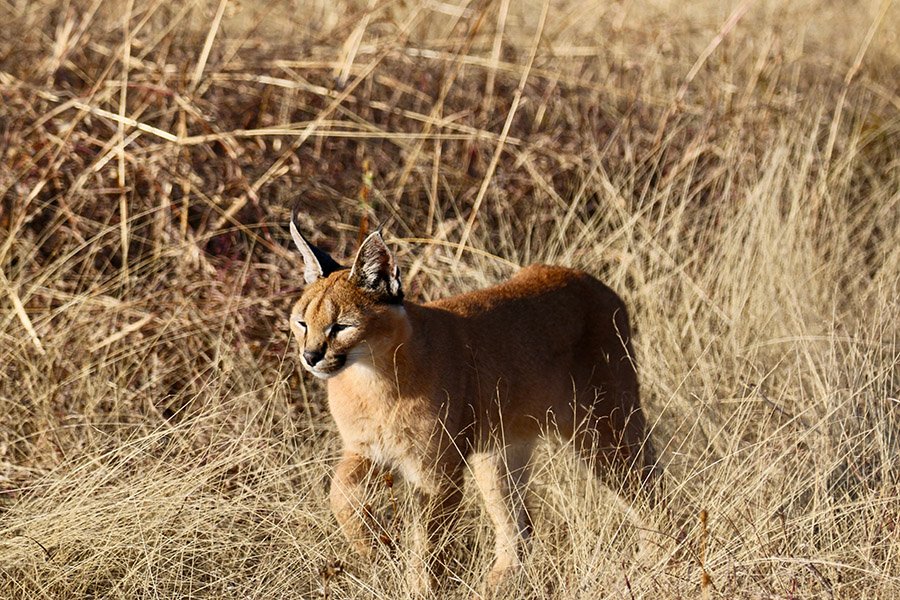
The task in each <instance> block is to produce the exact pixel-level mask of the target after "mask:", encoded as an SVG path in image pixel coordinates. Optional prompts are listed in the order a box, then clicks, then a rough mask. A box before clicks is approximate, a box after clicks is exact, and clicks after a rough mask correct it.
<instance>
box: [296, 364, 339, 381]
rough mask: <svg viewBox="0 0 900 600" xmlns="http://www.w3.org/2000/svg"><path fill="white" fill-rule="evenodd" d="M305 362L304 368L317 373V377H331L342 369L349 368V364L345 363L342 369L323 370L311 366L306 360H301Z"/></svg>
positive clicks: (314, 373)
mask: <svg viewBox="0 0 900 600" xmlns="http://www.w3.org/2000/svg"><path fill="white" fill-rule="evenodd" d="M301 362H302V363H303V368H304V369H306V370H307V371H309V372H310V373H312V374H313V375H315V377H316V379H322V380H324V379H331V378H332V377H334V376H335V375H337V374H338V373H340V372H341V371H343V370H344V369H346V368H347V365H343V366H342V367H341V368H340V369H335V370H334V371H322V370H320V369H316V368H315V367H310V366H309V365H308V364H306V361H301Z"/></svg>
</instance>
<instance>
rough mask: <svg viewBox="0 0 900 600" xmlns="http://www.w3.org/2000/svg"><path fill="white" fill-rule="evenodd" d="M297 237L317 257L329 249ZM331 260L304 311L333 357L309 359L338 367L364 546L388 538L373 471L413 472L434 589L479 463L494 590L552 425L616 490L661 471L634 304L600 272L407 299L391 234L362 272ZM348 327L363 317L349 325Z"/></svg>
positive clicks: (347, 474) (344, 503)
mask: <svg viewBox="0 0 900 600" xmlns="http://www.w3.org/2000/svg"><path fill="white" fill-rule="evenodd" d="M295 239H296V240H297V243H298V247H300V248H301V251H302V252H303V253H304V257H305V259H306V260H307V267H308V268H309V266H310V265H309V262H310V261H316V257H314V256H313V255H312V254H311V253H310V249H309V247H308V248H306V249H305V250H304V248H303V244H307V246H308V243H307V242H306V241H305V240H304V239H303V238H302V236H299V234H298V233H295ZM316 251H317V252H318V250H316ZM326 260H328V259H327V258H326ZM313 266H314V267H315V265H313ZM329 267H330V269H334V270H333V271H332V272H330V273H328V272H327V271H328V270H330V269H329V268H326V269H322V268H319V269H318V270H315V269H314V270H315V272H314V273H313V274H312V277H310V275H309V272H308V276H307V279H311V280H312V283H310V285H309V286H308V287H307V289H306V290H305V291H304V293H303V295H302V297H301V298H300V300H299V301H298V302H297V304H296V306H295V309H294V313H293V315H294V316H293V317H292V319H291V322H292V327H293V329H294V332H295V333H296V334H297V336H298V339H299V340H300V343H301V344H302V345H303V348H304V351H305V352H306V354H305V355H304V356H312V357H313V358H317V354H316V353H318V352H320V351H321V350H322V348H323V344H324V349H325V350H324V354H323V355H321V358H320V359H319V361H320V362H317V363H316V365H315V366H312V365H309V364H308V363H307V361H306V360H305V359H304V366H306V367H307V368H309V369H310V370H311V371H313V372H314V373H316V374H317V375H318V376H320V377H324V378H327V385H328V401H329V406H330V409H331V413H332V415H333V417H334V419H335V422H336V423H337V426H338V429H339V431H340V434H341V437H342V440H343V442H344V453H343V457H342V459H341V462H340V463H339V465H338V467H337V469H336V472H335V477H334V480H333V484H332V493H331V501H332V507H333V509H334V512H335V515H336V517H337V519H338V522H339V523H340V525H341V527H342V529H343V530H344V532H345V534H346V535H347V537H348V538H349V539H350V540H351V542H352V543H353V544H354V546H355V547H356V548H357V550H359V551H360V552H361V553H362V554H368V553H369V552H370V551H371V544H372V536H371V530H372V527H373V524H372V523H370V522H368V521H367V519H366V516H365V511H364V510H363V508H362V507H363V506H364V504H365V498H364V489H363V480H364V478H365V475H366V474H367V473H368V472H369V470H370V469H371V468H372V467H373V466H375V467H380V468H384V469H391V470H394V471H397V472H399V473H401V474H402V475H403V476H404V477H405V478H406V479H407V480H408V481H409V482H410V483H411V484H412V485H413V486H414V487H415V488H416V490H417V491H418V493H419V496H420V497H421V499H422V509H423V512H424V513H425V516H424V518H423V519H422V520H421V524H422V526H421V528H420V530H419V535H418V540H419V542H418V544H419V545H418V549H417V556H419V557H421V558H422V560H421V561H420V563H419V565H418V567H417V568H416V569H414V570H413V576H414V578H415V582H414V584H415V585H416V586H417V588H418V589H420V590H427V589H428V588H430V587H432V586H433V584H434V583H435V578H436V577H439V575H440V572H441V565H442V561H441V557H440V554H439V552H438V553H435V552H434V544H435V541H436V538H437V536H438V535H439V534H440V533H441V532H442V531H443V529H444V528H445V527H446V526H447V525H448V524H450V523H451V522H452V518H453V516H454V514H455V511H456V508H457V505H458V503H459V500H460V496H461V484H462V475H463V473H464V472H465V471H466V470H470V471H471V472H472V473H473V475H474V479H475V482H476V484H477V485H478V487H479V489H480V491H481V492H482V495H483V497H484V499H485V505H486V508H487V512H488V514H489V516H490V518H491V520H492V522H493V524H494V528H495V534H496V562H495V565H494V568H493V570H492V571H491V574H490V576H489V578H488V585H489V586H490V587H493V586H495V585H496V584H497V583H499V582H500V581H501V580H502V579H503V578H504V577H505V576H506V575H508V574H509V573H511V572H514V571H515V570H517V569H518V568H519V567H520V564H521V563H520V554H521V550H522V547H523V545H524V542H525V541H526V539H527V536H528V531H529V521H528V516H527V513H526V511H525V507H524V502H523V497H524V495H525V491H526V486H527V481H528V471H529V461H530V458H531V453H532V449H533V447H534V444H535V442H536V440H537V439H538V437H539V436H540V435H541V434H542V433H544V432H547V431H553V432H558V433H559V434H560V435H561V436H562V437H563V438H566V439H573V440H574V442H575V447H576V449H577V450H578V451H579V452H580V453H581V455H582V457H583V458H584V459H585V460H586V461H587V462H588V463H589V464H590V465H591V467H592V468H593V469H594V470H595V471H596V473H597V474H598V475H599V476H601V477H602V478H603V479H604V481H606V482H607V483H609V484H611V485H613V486H614V487H615V488H616V489H619V488H623V489H625V490H626V491H629V492H631V491H634V490H635V489H636V488H637V486H638V484H639V483H640V481H641V480H642V479H643V478H644V477H645V476H647V475H649V474H650V473H651V472H652V467H653V461H654V458H653V456H652V452H651V450H650V446H649V443H648V440H647V437H646V433H645V420H644V416H643V414H642V412H641V409H640V403H639V395H638V382H637V376H636V371H635V366H634V353H633V352H632V346H631V330H630V327H629V323H628V316H627V311H626V309H625V305H624V303H623V302H622V300H621V299H620V298H619V296H618V295H616V294H615V293H614V292H613V291H612V290H610V289H609V288H608V287H606V286H605V285H604V284H602V283H600V282H599V281H598V280H597V279H595V278H594V277H591V276H590V275H588V274H586V273H584V272H581V271H575V270H572V269H565V268H561V267H550V266H540V265H535V266H531V267H526V268H523V269H522V270H521V271H519V273H517V274H516V275H515V276H514V277H513V278H512V279H510V280H508V281H506V282H504V283H501V284H499V285H496V286H494V287H491V288H487V289H483V290H478V291H474V292H470V293H467V294H462V295H458V296H453V297H450V298H445V299H442V300H438V301H436V302H431V303H428V304H415V303H413V302H409V301H406V302H402V301H401V299H402V292H400V291H399V290H400V282H399V270H398V269H397V267H396V263H395V262H394V259H393V256H392V255H391V254H390V252H389V251H388V250H387V247H386V246H385V245H384V242H383V240H381V237H380V235H378V234H374V235H373V236H370V237H369V238H368V239H367V240H366V241H365V242H364V244H363V247H362V248H361V249H360V253H359V255H358V256H357V260H356V262H355V264H354V266H353V269H352V271H351V270H347V269H338V267H337V265H336V264H332V265H329ZM361 274H362V275H361ZM335 323H339V324H341V323H343V324H352V325H353V326H352V327H349V328H346V329H344V330H342V331H339V332H337V333H336V334H335V333H334V331H335V330H333V329H329V327H332V326H333V325H334V324H335ZM304 326H305V327H304ZM328 332H331V333H332V335H330V336H329V335H328ZM310 352H313V354H310Z"/></svg>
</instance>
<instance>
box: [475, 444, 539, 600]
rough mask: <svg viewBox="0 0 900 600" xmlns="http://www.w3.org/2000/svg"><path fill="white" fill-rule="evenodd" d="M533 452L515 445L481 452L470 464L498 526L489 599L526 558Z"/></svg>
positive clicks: (494, 522)
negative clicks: (524, 555)
mask: <svg viewBox="0 0 900 600" xmlns="http://www.w3.org/2000/svg"><path fill="white" fill-rule="evenodd" d="M532 449H533V448H532V446H531V444H521V445H513V446H508V447H506V448H505V449H501V448H498V449H496V450H491V451H487V452H480V453H478V454H475V455H473V456H472V458H471V459H470V460H469V464H470V466H471V467H472V474H473V475H474V476H475V482H476V484H477V485H478V489H479V491H480V492H481V496H482V498H483V499H484V505H485V509H486V510H487V514H488V516H489V517H490V519H491V523H493V525H494V543H495V560H494V566H493V567H492V568H491V571H490V573H488V576H487V579H486V581H485V585H486V588H487V589H486V592H487V594H488V595H490V594H492V593H493V592H494V591H495V590H496V589H497V587H498V586H499V585H500V584H501V583H502V582H503V581H504V580H505V579H507V578H508V577H511V576H513V575H515V574H516V573H518V572H519V571H521V569H522V554H523V553H524V551H525V546H526V545H527V542H528V538H529V537H530V535H531V520H530V519H529V517H528V511H527V510H526V508H525V496H526V493H527V488H528V479H529V476H530V471H531V469H530V462H531V454H532Z"/></svg>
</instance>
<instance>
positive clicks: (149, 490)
mask: <svg viewBox="0 0 900 600" xmlns="http://www.w3.org/2000/svg"><path fill="white" fill-rule="evenodd" d="M0 19H2V23H3V26H2V28H0V597H4V598H32V597H34V598H37V597H47V596H51V597H59V598H67V597H110V598H115V597H128V598H135V597H154V598H158V597H178V598H186V597H215V598H223V597H228V598H272V597H291V598H301V597H302V598H308V597H310V598H311V597H322V596H324V597H335V598H360V597H363V598H397V597H405V595H406V594H407V593H408V592H407V590H406V587H405V585H404V583H403V582H404V579H403V577H404V576H403V573H404V569H405V564H406V562H407V561H408V560H409V557H408V556H407V553H406V551H405V550H404V546H403V545H402V544H401V545H400V547H399V549H398V550H397V552H396V553H395V554H393V555H389V554H388V553H386V552H385V553H384V554H383V555H382V556H380V557H379V558H378V560H377V561H376V563H375V564H374V565H363V564H357V563H356V562H355V561H354V559H353V558H352V556H351V554H350V552H349V548H348V547H347V546H346V545H345V544H344V542H343V540H342V539H341V537H340V535H339V533H338V532H337V530H336V526H335V524H334V523H333V521H332V520H331V516H330V514H329V511H328V507H327V491H326V490H327V483H328V479H329V477H330V469H331V468H332V465H333V460H334V458H336V452H337V450H338V447H339V443H338V440H337V434H336V432H335V430H334V427H333V425H332V423H331V421H330V418H329V416H328V414H327V406H326V403H325V395H324V388H323V387H322V386H321V385H320V384H319V383H317V382H315V381H313V380H311V379H309V378H308V376H307V375H305V374H303V373H301V372H300V371H299V370H298V368H297V367H298V364H297V360H296V358H295V354H296V348H295V345H294V342H293V340H291V339H290V334H289V331H288V327H287V315H288V314H289V310H290V305H291V303H292V302H293V301H294V300H295V299H296V298H297V296H298V295H299V293H300V291H301V289H302V287H301V286H302V276H301V273H300V271H301V269H302V267H301V264H300V261H299V257H298V256H296V255H295V253H294V250H293V248H292V246H291V244H290V236H289V235H288V233H287V222H288V218H289V215H290V211H291V208H292V207H293V206H297V207H298V210H299V212H300V224H301V226H302V227H303V228H304V229H305V231H306V233H307V234H308V235H309V236H310V237H311V238H312V239H313V240H314V241H315V242H316V243H318V244H319V245H320V246H322V247H323V248H325V249H327V250H328V251H330V252H331V253H332V254H333V255H334V256H335V257H336V258H338V259H339V260H340V259H344V260H345V261H346V260H349V257H352V256H353V252H354V251H355V248H356V244H357V242H358V240H359V239H360V234H361V230H362V231H365V230H367V229H370V228H373V227H376V226H378V225H382V226H383V227H384V231H385V233H386V237H387V240H388V242H389V244H390V246H391V247H392V248H393V249H394V250H395V252H396V253H397V255H398V257H399V259H400V264H401V268H402V269H403V276H404V282H405V286H406V290H407V295H408V298H409V299H411V300H413V301H419V302H424V301H427V300H430V299H433V298H437V297H441V296H444V295H448V294H451V293H456V292H460V291H465V290H470V289H474V288H477V287H482V286H485V285H489V284H491V283H493V282H496V281H499V280H501V279H503V278H505V277H508V276H509V275H511V274H512V273H514V272H515V270H516V268H517V267H519V266H521V265H527V264H530V263H534V262H549V263H555V264H562V265H567V266H572V267H578V268H582V269H585V270H586V271H588V272H590V273H592V274H594V275H596V276H598V277H600V278H601V279H603V280H604V281H606V282H607V283H608V284H609V285H610V286H612V287H613V288H614V289H616V290H617V291H618V292H619V293H620V294H621V295H622V296H623V297H624V298H625V299H626V301H627V303H628V304H629V306H630V307H631V311H632V321H633V323H634V324H635V326H636V330H637V336H638V337H637V342H636V352H637V355H638V357H637V358H638V364H639V372H640V378H641V385H642V392H643V398H644V403H645V405H646V406H647V412H648V416H649V420H650V422H651V423H652V424H653V428H654V429H653V437H654V440H655V444H656V446H657V447H658V448H660V449H661V450H662V461H663V464H664V466H665V469H666V475H665V479H666V497H665V501H664V503H663V505H662V506H661V507H659V508H657V509H652V510H651V509H650V508H649V507H642V509H644V510H645V511H646V512H647V513H648V514H649V515H650V517H651V520H652V521H653V523H654V524H653V526H652V527H650V529H651V532H650V535H651V538H652V539H653V540H654V546H653V548H651V549H650V550H649V551H648V553H645V554H644V555H642V556H638V555H637V554H636V553H635V552H634V551H633V547H634V543H635V539H636V538H637V536H638V532H637V531H636V530H635V527H634V526H633V524H631V523H629V521H628V519H627V517H626V515H625V514H623V513H622V512H621V511H620V510H618V509H617V508H616V507H615V503H614V502H613V501H611V498H610V496H609V494H610V492H609V491H608V490H604V489H602V488H601V487H600V486H599V485H597V484H596V483H595V482H593V481H591V480H590V477H589V476H588V474H587V473H585V472H582V471H581V470H580V469H579V468H578V467H577V465H575V464H574V462H573V461H571V460H570V458H569V454H570V453H568V452H567V451H566V450H564V449H560V448H558V446H556V445H553V444H548V445H547V447H546V448H545V450H544V452H543V454H542V455H541V459H540V462H539V465H538V468H537V470H536V485H535V488H536V489H535V492H536V493H535V498H534V500H533V506H532V509H531V510H532V512H533V516H534V520H535V538H534V548H533V551H532V553H531V555H530V556H529V558H528V560H527V573H526V577H525V578H524V580H523V581H522V582H521V586H520V591H521V594H520V597H529V598H531V597H535V598H544V597H546V598H603V597H609V598H639V597H646V598H659V597H673V598H674V597H683V596H696V595H697V594H702V595H703V596H704V597H712V596H716V597H724V598H737V597H746V598H776V597H777V598H799V597H815V598H819V597H822V598H845V597H846V598H860V597H872V598H888V597H892V596H894V595H897V594H900V578H898V575H897V574H898V573H900V543H898V541H897V540H898V539H900V534H898V532H897V528H898V521H900V476H898V472H900V471H898V467H900V430H898V426H900V400H898V398H900V368H898V366H900V349H898V327H897V323H898V318H900V303H898V301H897V298H898V297H900V90H898V85H897V82H898V81H900V39H898V32H900V28H898V27H897V24H898V23H900V6H898V5H897V4H896V3H892V2H890V1H887V0H885V1H882V0H860V1H859V2H853V3H850V2H833V1H829V0H797V1H792V2H773V1H766V0H758V1H756V2H753V1H747V0H745V1H742V2H732V1H728V2H722V1H711V0H710V1H707V0H695V1H686V2H680V3H675V2H672V1H671V0H632V1H629V0H617V1H609V2H595V1H583V0H548V1H546V2H536V1H531V0H522V1H516V2H513V1H510V0H479V1H471V2H467V1H465V0H453V1H450V2H441V1H437V0H427V1H422V2H412V1H401V0H359V1H351V0H332V1H330V2H301V1H288V0H273V1H264V0H240V1H238V0H187V1H184V2H175V1H173V0H147V1H145V2H137V3H136V2H134V1H133V0H107V1H102V0H69V1H56V2H51V1H47V0H0ZM373 488H375V489H374V490H373V492H374V494H373V498H374V499H373V502H374V503H375V504H376V505H378V506H381V507H382V508H384V509H385V510H387V512H388V514H389V515H390V519H389V523H390V525H389V526H390V527H391V528H392V532H391V534H392V535H396V536H398V537H399V538H401V539H402V537H403V536H404V535H406V533H405V532H406V531H407V530H406V528H405V526H404V523H405V522H406V520H407V519H406V518H405V517H404V514H405V511H404V510H403V508H404V507H403V504H404V503H405V502H406V499H405V498H406V496H405V494H404V493H403V489H402V486H400V485H398V486H397V488H396V489H395V488H387V487H385V486H384V485H382V484H380V483H379V482H373ZM470 500H471V499H470ZM466 507H467V508H466V515H465V518H464V519H463V524H462V526H461V528H460V530H459V531H457V532H452V533H451V532H448V535H450V536H451V537H453V538H454V543H457V544H459V545H461V546H464V547H465V548H468V549H469V550H468V551H465V548H462V549H461V550H460V552H458V553H457V558H456V559H455V560H456V562H455V563H454V564H453V565H452V568H451V572H452V573H453V577H454V579H453V583H452V585H451V587H450V591H449V592H447V596H448V597H457V596H458V597H468V595H469V594H470V593H471V591H472V589H473V586H476V585H477V582H478V581H479V580H480V578H481V576H482V575H483V573H484V572H485V570H486V569H487V567H488V566H489V555H490V549H491V538H490V533H489V529H488V526H487V519H486V517H485V516H484V515H483V514H482V512H481V508H480V503H479V502H477V501H470V502H468V503H467V505H466ZM701 513H703V514H706V515H708V516H707V518H706V519H705V520H704V523H705V524H701V523H700V515H701ZM472 548H475V549H476V550H475V551H474V552H473V551H472V550H471V549H472Z"/></svg>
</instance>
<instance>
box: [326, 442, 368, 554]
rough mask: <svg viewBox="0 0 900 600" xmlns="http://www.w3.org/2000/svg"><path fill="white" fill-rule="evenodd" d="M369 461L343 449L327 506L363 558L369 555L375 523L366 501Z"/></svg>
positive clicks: (332, 481)
mask: <svg viewBox="0 0 900 600" xmlns="http://www.w3.org/2000/svg"><path fill="white" fill-rule="evenodd" d="M372 466H373V465H372V461H371V460H370V459H368V458H367V457H365V456H363V455H361V454H358V453H356V452H353V451H350V450H344V453H343V455H342V456H341V460H340V462H339V463H338V465H337V468H336V469H335V471H334V479H332V480H331V510H332V512H333V513H334V516H335V518H336V519H337V522H338V525H340V527H341V531H343V532H344V536H346V538H347V540H348V541H349V542H350V544H351V545H352V546H353V549H354V550H356V552H358V553H359V554H360V556H362V557H363V558H370V557H371V555H372V550H373V546H374V541H375V532H374V529H373V528H374V527H375V526H376V524H375V522H374V520H373V518H372V515H371V514H370V511H369V507H368V505H367V504H366V486H365V483H366V476H367V475H368V474H369V471H370V470H371V469H372Z"/></svg>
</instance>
